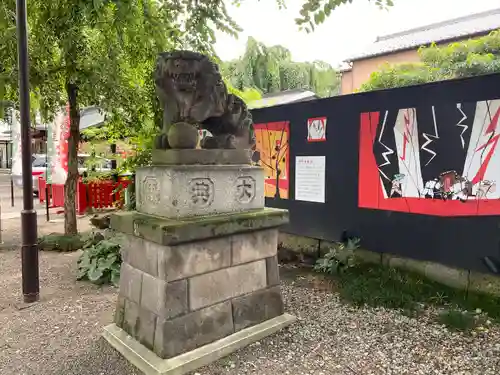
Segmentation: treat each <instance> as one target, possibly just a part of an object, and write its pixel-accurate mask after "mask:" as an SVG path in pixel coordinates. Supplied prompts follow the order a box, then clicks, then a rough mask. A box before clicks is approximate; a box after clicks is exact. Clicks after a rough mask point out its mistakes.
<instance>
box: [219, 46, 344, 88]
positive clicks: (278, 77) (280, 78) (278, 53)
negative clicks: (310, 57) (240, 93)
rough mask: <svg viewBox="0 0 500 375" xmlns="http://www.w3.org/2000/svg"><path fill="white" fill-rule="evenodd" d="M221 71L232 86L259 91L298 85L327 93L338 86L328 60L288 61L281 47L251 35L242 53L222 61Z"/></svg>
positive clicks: (335, 75)
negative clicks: (267, 43)
mask: <svg viewBox="0 0 500 375" xmlns="http://www.w3.org/2000/svg"><path fill="white" fill-rule="evenodd" d="M222 72H223V74H224V75H225V77H226V78H227V79H228V80H229V82H230V83H231V84H232V85H233V86H234V87H235V88H237V89H243V88H245V87H253V88H256V89H258V90H259V91H261V92H262V93H271V92H279V91H284V90H289V89H299V88H300V89H307V90H311V91H314V92H315V93H316V94H318V95H319V96H321V97H327V96H332V95H335V94H337V93H338V90H339V77H338V74H337V72H336V71H335V70H334V69H333V68H332V67H331V66H330V65H329V64H327V63H325V62H323V61H314V62H310V63H309V62H295V61H292V58H291V54H290V51H289V50H288V49H286V48H285V47H283V46H279V45H278V46H272V47H267V46H265V45H264V44H263V43H260V42H258V41H257V40H255V39H254V38H251V37H250V38H248V41H247V45H246V50H245V53H244V54H243V56H242V57H241V58H239V59H236V60H233V61H229V62H225V63H223V64H222Z"/></svg>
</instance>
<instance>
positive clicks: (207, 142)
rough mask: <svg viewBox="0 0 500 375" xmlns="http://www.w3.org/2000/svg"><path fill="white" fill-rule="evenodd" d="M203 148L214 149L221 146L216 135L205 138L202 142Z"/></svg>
mask: <svg viewBox="0 0 500 375" xmlns="http://www.w3.org/2000/svg"><path fill="white" fill-rule="evenodd" d="M200 146H201V148H206V149H214V148H219V143H218V142H217V139H215V138H214V137H210V136H207V137H205V138H203V140H202V141H201V143H200Z"/></svg>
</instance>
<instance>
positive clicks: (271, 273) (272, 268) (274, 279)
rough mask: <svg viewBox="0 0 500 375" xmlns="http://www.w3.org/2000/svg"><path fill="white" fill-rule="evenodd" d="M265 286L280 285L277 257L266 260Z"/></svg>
mask: <svg viewBox="0 0 500 375" xmlns="http://www.w3.org/2000/svg"><path fill="white" fill-rule="evenodd" d="M266 272H267V286H275V285H279V284H280V271H279V268H278V257H277V256H273V257H271V258H266Z"/></svg>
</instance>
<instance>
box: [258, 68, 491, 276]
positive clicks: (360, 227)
mask: <svg viewBox="0 0 500 375" xmlns="http://www.w3.org/2000/svg"><path fill="white" fill-rule="evenodd" d="M252 114H253V118H254V123H255V124H256V126H255V130H256V135H257V142H258V144H257V149H258V150H259V151H260V153H261V164H262V165H263V166H264V167H265V169H266V173H267V177H268V179H267V180H266V204H267V205H268V206H270V207H278V208H286V209H288V210H289V211H290V224H289V225H288V227H287V228H285V230H286V231H287V232H290V233H293V234H297V235H303V236H309V237H314V238H320V239H325V240H331V241H338V240H341V239H342V238H343V237H344V236H345V235H348V236H357V237H360V238H361V240H362V244H363V246H364V247H365V248H367V249H370V250H372V251H378V252H387V253H391V254H399V255H401V256H405V257H411V258H414V259H421V260H431V261H436V262H440V263H443V264H449V265H452V266H457V267H462V268H466V269H473V270H479V271H483V272H484V271H489V272H495V264H497V267H498V268H499V269H500V216H499V215H500V186H498V187H497V184H500V145H499V146H498V147H497V143H498V142H499V141H500V75H489V76H482V77H476V78H469V79H461V80H453V81H447V82H439V83H432V84H427V85H421V86H413V87H407V88H399V89H392V90H382V91H376V92H370V93H360V94H354V95H345V96H339V97H333V98H327V99H319V100H315V101H308V102H302V103H295V104H289V105H281V106H276V107H269V108H262V109H256V110H254V111H253V113H252ZM323 126H324V127H323ZM323 129H324V130H325V134H326V139H323V138H324V137H323V135H322V130H323ZM301 156H324V157H325V160H326V168H325V184H324V203H322V202H310V201H302V200H297V199H296V191H295V190H296V177H297V176H296V162H297V160H298V159H297V157H299V159H300V157H301ZM301 162H302V161H301ZM312 185H313V183H312ZM276 187H279V189H276ZM302 188H303V186H302V185H301V189H302ZM276 191H278V192H279V194H276ZM488 264H489V265H488Z"/></svg>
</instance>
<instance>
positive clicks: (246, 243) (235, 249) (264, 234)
mask: <svg viewBox="0 0 500 375" xmlns="http://www.w3.org/2000/svg"><path fill="white" fill-rule="evenodd" d="M277 251H278V229H276V228H273V229H266V230H259V231H255V232H249V233H244V234H239V235H236V236H233V244H232V258H233V260H232V264H241V263H248V262H251V261H254V260H258V259H263V258H268V257H272V256H273V255H276V253H277Z"/></svg>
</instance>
